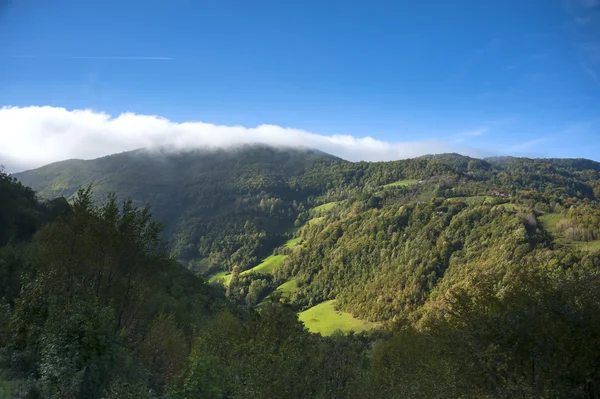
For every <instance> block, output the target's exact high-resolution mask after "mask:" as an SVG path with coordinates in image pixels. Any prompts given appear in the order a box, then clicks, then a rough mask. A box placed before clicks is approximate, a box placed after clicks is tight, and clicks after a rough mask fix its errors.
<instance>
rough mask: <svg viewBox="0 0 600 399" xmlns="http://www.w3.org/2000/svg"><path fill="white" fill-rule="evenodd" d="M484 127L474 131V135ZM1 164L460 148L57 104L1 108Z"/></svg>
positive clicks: (406, 153)
mask: <svg viewBox="0 0 600 399" xmlns="http://www.w3.org/2000/svg"><path fill="white" fill-rule="evenodd" d="M484 130H485V129H479V130H475V131H473V132H471V134H469V135H470V136H476V135H478V134H481V133H483V131H484ZM0 143H2V144H1V145H0V164H1V163H4V164H5V165H7V167H8V169H9V170H12V171H16V170H22V169H25V168H31V167H37V166H41V165H44V164H47V163H50V162H55V161H60V160H64V159H69V158H82V159H93V158H97V157H101V156H104V155H108V154H113V153H117V152H122V151H129V150H134V149H138V148H141V147H147V148H155V147H160V146H168V147H171V148H173V149H175V150H191V149H198V148H227V147H232V146H236V145H240V144H254V143H260V144H270V145H274V146H285V147H305V148H316V149H319V150H321V151H325V152H327V153H330V154H333V155H336V156H339V157H341V158H344V159H347V160H351V161H360V160H364V161H384V160H394V159H402V158H410V157H415V156H420V155H424V154H434V153H443V152H449V151H456V152H461V153H465V154H471V155H475V154H473V151H472V150H470V149H468V148H462V149H460V148H451V147H449V146H448V145H447V144H446V143H445V142H443V141H440V140H426V141H413V142H387V141H381V140H377V139H374V138H372V137H353V136H350V135H333V136H326V135H319V134H314V133H310V132H307V131H304V130H299V129H293V128H286V127H281V126H274V125H260V126H257V127H251V128H248V127H243V126H222V125H221V126H219V125H213V124H210V123H204V122H194V121H192V122H183V123H176V122H171V121H169V120H167V119H165V118H160V117H158V116H154V115H138V114H133V113H124V114H121V115H119V116H117V117H111V116H110V115H108V114H106V113H102V112H94V111H91V110H67V109H65V108H56V107H48V106H45V107H37V106H31V107H4V108H0Z"/></svg>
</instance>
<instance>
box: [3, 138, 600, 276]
mask: <svg viewBox="0 0 600 399" xmlns="http://www.w3.org/2000/svg"><path fill="white" fill-rule="evenodd" d="M599 170H600V164H598V163H596V162H593V161H587V160H532V159H527V158H502V159H499V158H496V159H489V160H480V159H475V158H470V157H465V156H461V155H459V154H441V155H430V156H424V157H420V158H415V159H408V160H401V161H393V162H357V163H352V162H348V161H344V160H342V159H339V158H336V157H333V156H331V155H329V154H326V153H323V152H320V151H313V150H298V149H281V148H279V149H278V148H273V147H267V146H242V147H239V148H237V149H229V150H222V149H221V150H203V151H190V152H173V151H168V150H162V151H153V152H149V151H145V150H137V151H132V152H126V153H121V154H115V155H110V156H106V157H103V158H98V159H95V160H89V161H83V160H68V161H63V162H57V163H53V164H50V165H47V166H44V167H42V168H38V169H34V170H30V171H26V172H22V173H18V174H16V175H15V176H16V177H17V178H18V179H19V180H20V181H21V182H22V183H23V184H24V185H26V186H30V187H32V188H33V189H34V190H36V191H37V192H38V193H39V195H41V196H42V197H45V198H55V197H58V196H65V197H66V198H67V199H69V198H71V197H72V196H73V194H74V193H75V192H76V191H77V190H78V189H79V188H80V187H85V186H87V185H89V184H92V186H93V190H94V199H95V200H96V201H103V200H105V199H106V196H107V195H108V194H109V193H111V192H115V193H116V195H117V196H118V197H119V198H121V199H124V198H131V199H133V200H134V204H135V205H145V204H150V205H151V206H152V211H153V214H154V215H155V217H156V218H157V219H158V220H160V221H162V222H163V223H164V224H165V237H166V238H167V239H169V241H170V242H171V245H172V251H173V254H174V255H175V256H176V257H177V258H178V259H180V260H181V261H184V262H189V266H190V267H194V268H196V269H197V270H199V271H202V272H208V271H209V270H212V269H225V270H229V269H231V268H232V267H233V266H234V265H237V266H239V267H240V268H241V269H242V270H244V269H248V268H251V267H253V266H255V265H256V264H258V263H259V261H260V260H261V259H262V258H264V257H265V256H267V255H269V254H271V252H272V250H273V248H275V247H277V246H279V245H280V244H282V243H283V242H285V240H286V239H289V238H290V234H291V228H292V227H293V226H294V224H296V225H298V223H302V221H303V220H304V219H305V218H306V217H305V216H303V215H305V214H306V211H307V210H308V209H309V208H311V207H314V206H316V205H319V204H321V203H324V202H329V201H337V200H346V199H349V198H354V199H357V200H361V201H363V200H364V201H369V204H371V205H375V204H379V205H380V206H381V205H385V204H387V203H394V201H396V202H397V201H398V198H397V196H398V195H401V196H404V197H403V198H405V200H408V199H412V200H414V201H417V200H421V201H423V200H427V199H429V198H431V197H435V196H437V197H461V196H471V195H482V194H486V193H487V192H489V191H491V190H492V189H498V190H505V191H515V190H528V189H535V190H537V191H541V192H546V193H549V194H552V195H558V196H560V195H567V196H574V197H579V198H588V199H594V198H595V197H597V196H600V188H598V184H597V182H598V180H599V177H598V173H599V172H598V171H599ZM403 179H416V180H418V181H423V182H425V183H426V184H419V185H416V186H413V187H410V188H407V187H405V188H403V189H395V190H392V191H391V193H390V190H387V191H385V192H380V191H378V190H379V188H380V187H382V186H384V185H386V184H389V183H394V182H397V181H399V180H403ZM594 190H596V191H594ZM390 195H392V196H396V197H394V198H395V199H394V198H391V197H390Z"/></svg>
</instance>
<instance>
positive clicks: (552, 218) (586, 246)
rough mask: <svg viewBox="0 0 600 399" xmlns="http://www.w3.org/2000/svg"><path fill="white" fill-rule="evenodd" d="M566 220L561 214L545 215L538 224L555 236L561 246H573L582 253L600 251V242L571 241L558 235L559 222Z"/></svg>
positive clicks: (539, 219)
mask: <svg viewBox="0 0 600 399" xmlns="http://www.w3.org/2000/svg"><path fill="white" fill-rule="evenodd" d="M564 218H565V217H564V215H562V214H560V213H546V214H545V215H542V216H540V217H538V222H540V224H541V225H542V227H543V228H544V229H546V230H547V231H549V232H550V233H552V234H553V235H554V240H555V241H556V242H557V243H559V244H562V245H568V246H573V247H574V248H576V249H579V250H582V251H597V250H600V240H596V241H569V240H567V239H566V238H565V237H564V236H559V235H558V234H556V226H557V225H558V222H560V221H561V220H562V219H564Z"/></svg>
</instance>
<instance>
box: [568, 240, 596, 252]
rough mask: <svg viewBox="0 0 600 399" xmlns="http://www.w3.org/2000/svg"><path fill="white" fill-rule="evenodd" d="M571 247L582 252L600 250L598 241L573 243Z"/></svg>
mask: <svg viewBox="0 0 600 399" xmlns="http://www.w3.org/2000/svg"><path fill="white" fill-rule="evenodd" d="M573 245H574V246H575V248H577V249H580V250H582V251H598V250H600V240H596V241H588V242H586V241H574V242H573Z"/></svg>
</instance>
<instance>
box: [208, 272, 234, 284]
mask: <svg viewBox="0 0 600 399" xmlns="http://www.w3.org/2000/svg"><path fill="white" fill-rule="evenodd" d="M204 279H205V280H206V281H208V282H209V283H222V284H227V283H229V279H231V273H230V272H226V271H222V272H218V273H215V274H211V275H209V276H206V277H205V278H204Z"/></svg>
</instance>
